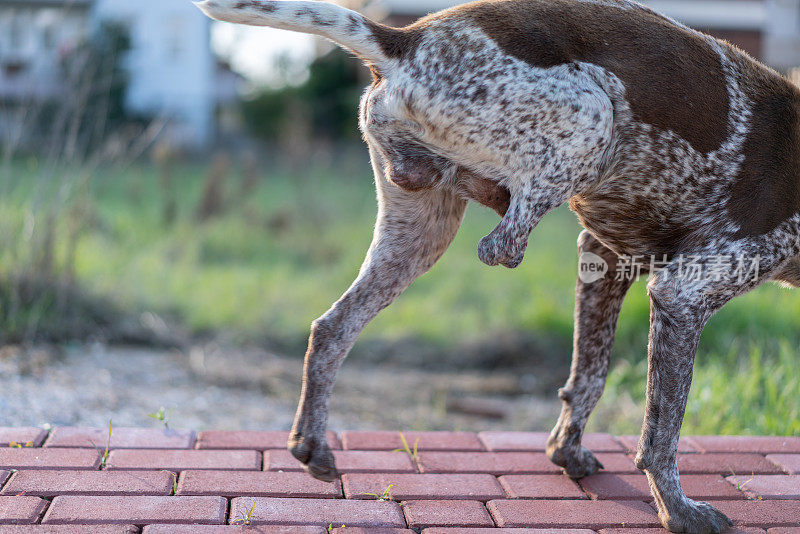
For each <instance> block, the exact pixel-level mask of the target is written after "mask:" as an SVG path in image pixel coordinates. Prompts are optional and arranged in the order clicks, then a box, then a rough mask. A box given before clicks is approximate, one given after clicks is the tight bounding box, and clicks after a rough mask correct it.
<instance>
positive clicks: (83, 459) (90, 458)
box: [0, 448, 100, 469]
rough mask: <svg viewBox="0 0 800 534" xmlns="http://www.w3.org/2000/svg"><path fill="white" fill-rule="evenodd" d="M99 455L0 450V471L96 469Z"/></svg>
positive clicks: (73, 451) (71, 451) (80, 451)
mask: <svg viewBox="0 0 800 534" xmlns="http://www.w3.org/2000/svg"><path fill="white" fill-rule="evenodd" d="M99 465H100V455H99V454H98V453H97V451H95V450H89V449H16V448H6V449H0V469H97V468H98V466H99Z"/></svg>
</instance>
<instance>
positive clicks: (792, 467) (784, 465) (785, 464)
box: [767, 454, 800, 475]
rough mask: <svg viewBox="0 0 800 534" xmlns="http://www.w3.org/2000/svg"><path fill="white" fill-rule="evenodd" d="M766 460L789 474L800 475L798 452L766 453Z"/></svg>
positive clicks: (799, 456) (799, 455)
mask: <svg viewBox="0 0 800 534" xmlns="http://www.w3.org/2000/svg"><path fill="white" fill-rule="evenodd" d="M767 460H769V461H770V462H772V463H773V464H775V465H777V466H778V467H780V468H781V470H783V471H785V472H786V473H789V474H790V475H800V454H768V455H767Z"/></svg>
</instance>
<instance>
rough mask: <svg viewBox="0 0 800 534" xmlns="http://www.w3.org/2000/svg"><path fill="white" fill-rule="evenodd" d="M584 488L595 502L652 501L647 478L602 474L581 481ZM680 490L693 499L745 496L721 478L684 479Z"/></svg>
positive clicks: (700, 477)
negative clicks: (596, 500) (597, 500)
mask: <svg viewBox="0 0 800 534" xmlns="http://www.w3.org/2000/svg"><path fill="white" fill-rule="evenodd" d="M580 485H581V487H582V488H583V489H584V490H586V493H588V494H589V496H590V497H591V498H592V499H601V500H613V501H619V500H627V499H633V500H639V501H649V500H651V499H652V496H651V494H650V486H649V484H648V483H647V477H646V476H644V475H641V474H640V475H614V474H609V473H599V474H597V475H593V476H590V477H586V478H583V479H581V480H580ZM681 486H683V491H684V492H685V493H686V495H687V496H688V497H690V498H692V499H744V495H743V494H742V493H741V492H739V491H737V490H736V488H735V487H734V486H732V485H731V484H729V483H727V482H726V481H725V479H723V478H722V477H721V476H720V475H681Z"/></svg>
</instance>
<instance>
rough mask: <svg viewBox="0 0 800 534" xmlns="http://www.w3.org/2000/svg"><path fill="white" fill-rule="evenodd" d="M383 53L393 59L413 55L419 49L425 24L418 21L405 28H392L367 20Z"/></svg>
mask: <svg viewBox="0 0 800 534" xmlns="http://www.w3.org/2000/svg"><path fill="white" fill-rule="evenodd" d="M365 22H366V24H367V26H368V27H369V29H370V31H371V32H372V36H373V37H374V38H375V40H376V41H377V42H378V46H380V47H381V50H383V53H384V54H386V55H387V56H388V57H390V58H393V59H406V58H409V57H412V56H413V54H414V52H416V50H417V46H418V45H419V42H420V40H421V39H422V34H423V31H424V27H425V24H424V23H422V22H417V23H414V24H412V25H411V26H407V27H405V28H391V27H389V26H385V25H383V24H378V23H377V22H372V21H371V20H366V21H365Z"/></svg>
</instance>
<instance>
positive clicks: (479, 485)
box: [342, 474, 505, 501]
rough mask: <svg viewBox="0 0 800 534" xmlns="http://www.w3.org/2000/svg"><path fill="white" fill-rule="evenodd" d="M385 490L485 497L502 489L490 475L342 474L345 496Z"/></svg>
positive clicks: (413, 496) (399, 495) (398, 495)
mask: <svg viewBox="0 0 800 534" xmlns="http://www.w3.org/2000/svg"><path fill="white" fill-rule="evenodd" d="M390 484H392V485H393V486H392V488H391V489H390V490H389V491H390V493H391V496H392V498H393V499H395V500H403V501H407V500H427V499H446V500H455V499H467V500H475V501H488V500H490V499H501V498H503V497H505V492H504V491H503V489H502V488H501V487H500V484H498V482H497V479H496V478H495V477H493V476H492V475H485V474H478V475H428V474H423V475H407V474H385V475H370V474H349V475H343V476H342V485H343V486H344V494H345V496H346V497H347V498H348V499H374V498H375V497H374V496H372V495H368V493H377V494H378V495H380V494H382V493H383V491H384V490H385V489H386V488H387V487H389V485H390Z"/></svg>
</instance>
